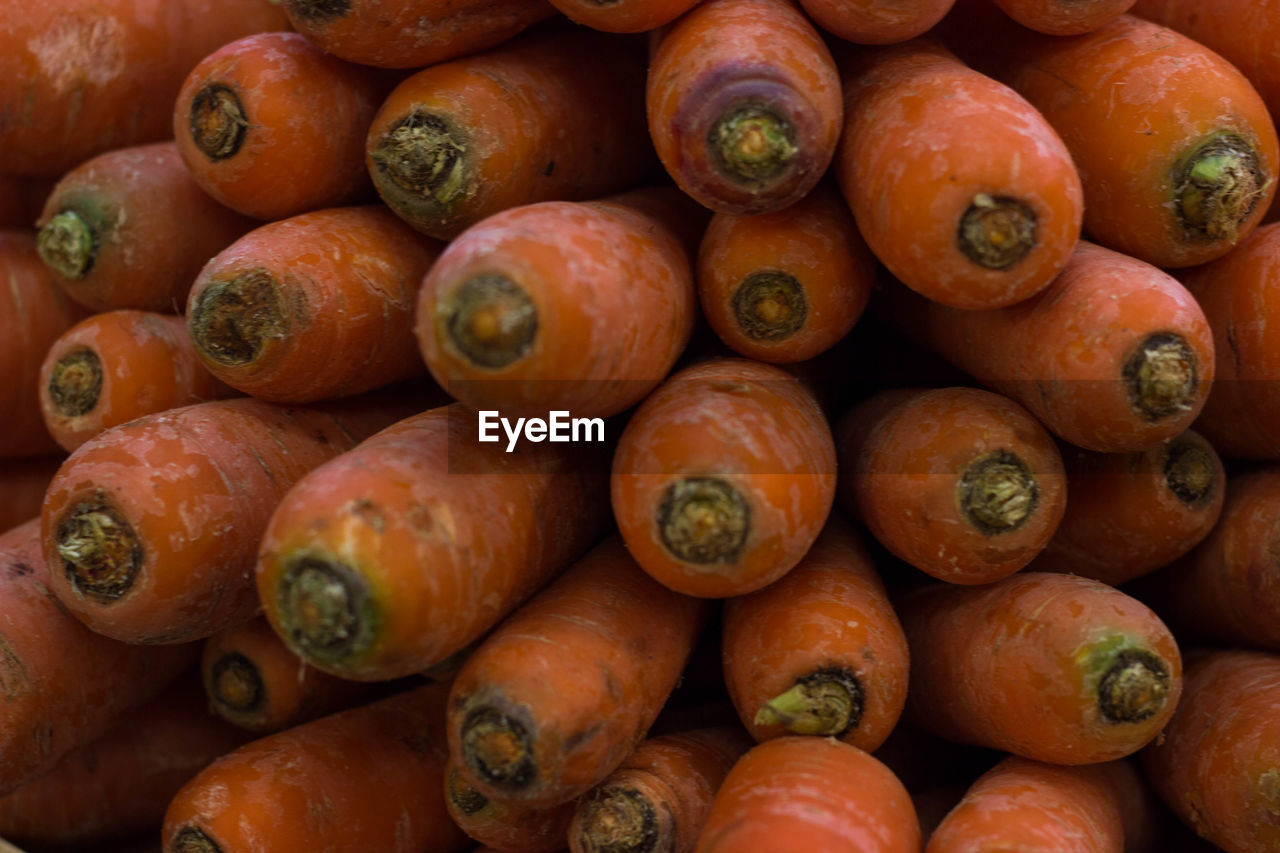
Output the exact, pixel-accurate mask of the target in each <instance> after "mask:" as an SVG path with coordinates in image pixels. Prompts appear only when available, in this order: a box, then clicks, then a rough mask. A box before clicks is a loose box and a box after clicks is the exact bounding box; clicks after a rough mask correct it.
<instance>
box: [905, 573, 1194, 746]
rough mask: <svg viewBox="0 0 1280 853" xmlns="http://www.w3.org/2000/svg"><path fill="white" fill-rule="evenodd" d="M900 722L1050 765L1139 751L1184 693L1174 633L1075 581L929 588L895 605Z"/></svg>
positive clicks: (1057, 578)
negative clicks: (902, 683)
mask: <svg viewBox="0 0 1280 853" xmlns="http://www.w3.org/2000/svg"><path fill="white" fill-rule="evenodd" d="M898 615H899V616H900V617H901V618H902V625H903V627H904V628H905V629H906V632H907V639H908V641H909V642H910V645H911V685H910V690H909V692H908V694H907V713H908V714H909V715H910V716H911V718H912V719H913V721H914V722H916V723H918V724H919V725H920V726H921V727H923V728H925V729H928V730H929V731H932V732H934V733H935V734H938V735H940V736H942V737H944V738H947V739H948V740H957V741H960V742H962V743H973V744H977V745H979V746H987V747H992V748H994V749H1003V750H1006V751H1008V752H1012V753H1014V754H1016V755H1021V756H1023V757H1024V758H1031V759H1034V760H1036V761H1046V762H1049V763H1052V764H1093V763H1097V762H1101V761H1110V760H1112V759H1115V758H1122V757H1124V756H1126V755H1129V754H1130V753H1133V752H1136V751H1137V750H1138V749H1140V748H1142V746H1144V745H1145V744H1146V743H1147V742H1148V741H1150V740H1151V739H1152V738H1154V737H1155V736H1156V735H1157V734H1159V732H1160V730H1161V729H1162V728H1164V725H1165V723H1167V722H1168V721H1169V717H1170V715H1172V714H1173V709H1174V707H1175V706H1176V705H1177V703H1178V695H1179V693H1180V692H1181V689H1182V662H1181V659H1180V657H1179V655H1178V647H1177V645H1176V644H1175V643H1174V640H1173V637H1172V635H1171V634H1170V633H1169V630H1168V629H1167V628H1166V627H1165V626H1164V623H1162V622H1161V621H1160V620H1159V619H1158V618H1157V617H1156V615H1155V614H1154V613H1152V612H1151V610H1149V609H1148V608H1147V607H1146V606H1145V605H1143V604H1141V603H1140V602H1138V601H1137V600H1136V599H1133V598H1130V597H1129V596H1127V595H1125V594H1124V593H1122V592H1120V591H1118V590H1116V589H1114V588H1112V587H1109V586H1107V585H1105V584H1102V583H1099V582H1098V581H1093V580H1089V579H1087V578H1082V577H1077V576H1075V575H1058V574H1044V573H1039V572H1021V573H1019V574H1015V575H1011V576H1010V577H1007V578H1005V579H1004V580H1001V581H997V582H996V583H993V584H987V585H985V586H973V587H966V586H955V585H951V584H938V585H936V586H932V587H928V588H924V589H920V590H916V591H914V592H913V593H911V594H908V595H907V596H904V597H903V598H902V599H901V600H900V601H899V602H898Z"/></svg>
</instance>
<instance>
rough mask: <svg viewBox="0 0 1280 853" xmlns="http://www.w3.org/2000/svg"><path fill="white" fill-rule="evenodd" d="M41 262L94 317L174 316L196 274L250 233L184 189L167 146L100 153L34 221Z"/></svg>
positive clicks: (200, 193) (183, 175) (62, 185)
mask: <svg viewBox="0 0 1280 853" xmlns="http://www.w3.org/2000/svg"><path fill="white" fill-rule="evenodd" d="M39 224H40V238H39V247H40V257H41V258H42V259H43V260H44V262H45V263H46V264H47V265H48V266H49V268H50V269H51V270H53V271H54V272H55V273H57V275H56V276H55V280H56V281H57V282H58V284H59V285H61V286H62V288H63V289H64V290H65V291H66V292H67V294H68V295H69V296H70V297H71V298H72V299H74V300H76V301H77V302H79V303H81V304H82V305H85V306H87V307H89V308H92V309H94V310H96V311H110V310H112V309H116V308H136V309H140V310H143V311H160V312H167V313H177V312H178V310H179V309H180V308H181V307H182V305H183V304H185V301H186V298H187V291H188V290H189V289H190V287H191V281H192V279H194V278H195V275H196V273H197V272H199V271H200V266H201V265H202V264H203V263H204V262H205V261H207V260H208V259H209V258H210V256H212V255H215V254H217V253H218V252H220V251H222V249H224V248H225V247H226V246H227V245H229V244H230V243H231V241H233V240H235V239H236V238H237V237H239V236H240V235H241V234H243V233H244V232H246V231H248V230H249V228H250V227H252V222H251V221H250V220H248V219H245V218H244V217H243V216H240V215H239V214H238V213H235V212H233V211H231V210H228V209H227V208H225V207H223V206H222V205H220V204H218V203H217V202H216V201H214V200H213V199H212V198H210V197H209V196H208V195H207V194H206V193H205V192H204V190H202V189H200V187H199V186H198V185H197V184H196V182H195V181H194V180H192V178H191V175H190V173H189V172H188V171H187V168H186V167H185V166H184V165H183V164H182V158H181V157H179V156H178V150H177V148H176V147H175V146H174V144H173V143H172V142H162V143H156V144H155V145H143V146H138V147H136V148H124V149H120V150H117V151H110V152H108V153H106V154H102V155H100V156H98V157H95V158H94V159H92V160H90V161H89V162H87V163H83V164H81V165H80V166H78V167H77V168H75V169H73V170H72V171H71V172H69V173H68V174H66V175H65V176H63V178H62V180H60V181H58V184H57V186H55V187H54V188H53V192H52V193H50V195H49V198H48V199H47V200H46V201H45V206H44V213H43V215H42V216H41V218H40V223H39Z"/></svg>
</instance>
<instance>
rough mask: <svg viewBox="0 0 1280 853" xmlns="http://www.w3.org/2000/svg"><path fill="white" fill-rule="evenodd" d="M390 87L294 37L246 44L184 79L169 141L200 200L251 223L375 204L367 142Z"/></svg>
mask: <svg viewBox="0 0 1280 853" xmlns="http://www.w3.org/2000/svg"><path fill="white" fill-rule="evenodd" d="M391 85H392V80H391V78H389V77H387V76H386V75H382V74H379V73H377V72H376V71H373V70H372V69H369V68H366V67H364V66H360V65H351V64H350V63H346V62H343V61H342V60H340V59H335V58H334V57H332V56H329V55H328V54H326V53H324V52H323V51H322V50H320V48H318V47H316V46H315V45H313V44H311V42H309V41H307V39H305V38H304V37H303V36H301V35H299V34H298V33H280V32H276V33H262V34H258V35H251V36H246V37H245V38H242V39H238V40H237V41H234V42H232V43H231V44H228V45H225V46H224V47H222V48H219V49H218V50H216V51H214V52H213V53H211V54H209V55H208V56H207V57H205V58H204V59H202V60H201V61H200V64H199V65H197V66H196V67H195V69H193V70H192V72H191V73H190V74H189V75H187V79H186V81H185V82H184V83H183V84H182V90H181V91H180V92H179V93H178V98H177V101H176V103H175V104H174V109H173V138H174V140H175V141H176V142H177V146H178V151H179V153H180V154H181V155H182V160H183V162H185V163H186V164H187V167H188V168H189V169H190V170H191V177H192V178H194V179H195V181H196V183H198V184H199V185H200V186H201V187H202V188H203V189H204V190H205V192H207V193H209V195H211V196H213V197H214V198H216V199H217V200H218V201H220V202H222V203H223V204H225V205H226V206H227V207H229V208H231V209H232V210H236V211H239V212H240V213H243V214H244V215H246V216H252V217H255V218H257V219H272V220H274V219H284V218H286V217H289V216H296V215H297V214H299V213H305V212H306V211H308V210H318V209H320V208H323V207H333V206H335V205H340V204H352V203H355V202H357V201H360V200H361V199H362V198H365V197H370V196H372V195H373V193H372V191H371V187H370V184H369V173H368V172H367V171H366V170H365V168H364V134H365V131H366V130H367V129H368V127H369V123H370V122H371V121H373V116H374V113H376V112H377V110H378V105H379V104H381V103H382V99H383V98H385V97H386V95H387V92H389V91H390V90H391Z"/></svg>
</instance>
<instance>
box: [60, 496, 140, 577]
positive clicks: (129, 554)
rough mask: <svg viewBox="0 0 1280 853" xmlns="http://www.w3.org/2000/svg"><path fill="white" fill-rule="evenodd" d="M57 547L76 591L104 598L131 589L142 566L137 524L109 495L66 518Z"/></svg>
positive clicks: (79, 508) (75, 509) (75, 508)
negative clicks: (122, 511) (108, 498)
mask: <svg viewBox="0 0 1280 853" xmlns="http://www.w3.org/2000/svg"><path fill="white" fill-rule="evenodd" d="M57 547H58V554H59V556H61V557H62V560H63V568H64V570H65V571H66V573H67V577H68V578H70V580H71V584H72V586H73V587H75V589H76V591H77V592H79V593H80V594H81V595H87V596H91V597H93V598H97V599H100V600H104V601H113V600H115V599H118V598H120V597H122V596H123V595H124V594H125V593H126V592H128V591H129V590H130V589H131V588H132V587H133V582H134V579H135V577H136V576H137V574H138V570H139V569H140V568H141V566H142V544H141V543H140V542H139V541H138V537H137V534H136V533H134V530H133V526H132V525H130V524H129V522H128V521H126V520H125V518H124V515H123V514H122V513H121V512H120V511H119V510H118V509H116V508H115V507H114V506H113V505H112V504H111V503H110V502H109V501H108V500H107V496H106V495H105V494H100V495H98V497H97V499H95V500H92V501H85V502H83V503H80V504H77V505H76V506H75V507H73V508H72V509H71V511H70V512H69V513H67V514H66V515H64V516H63V517H62V520H61V521H60V522H59V523H58V527H57Z"/></svg>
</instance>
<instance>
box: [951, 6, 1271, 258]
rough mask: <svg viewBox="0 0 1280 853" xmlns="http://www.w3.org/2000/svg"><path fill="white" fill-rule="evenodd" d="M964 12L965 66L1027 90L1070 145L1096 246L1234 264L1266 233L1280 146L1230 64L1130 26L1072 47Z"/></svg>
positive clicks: (1124, 19)
mask: <svg viewBox="0 0 1280 853" xmlns="http://www.w3.org/2000/svg"><path fill="white" fill-rule="evenodd" d="M962 9H963V13H961V14H957V15H953V16H951V18H950V19H949V20H953V21H955V22H956V27H955V29H957V30H958V31H959V30H963V31H964V32H965V33H966V34H967V35H966V34H957V36H956V40H955V46H956V47H957V49H958V50H959V51H960V52H961V56H962V57H963V58H966V59H969V60H971V61H973V62H974V63H975V65H976V66H977V67H978V68H979V70H983V71H986V72H988V73H991V74H993V76H996V77H998V78H999V79H1001V80H1002V81H1004V82H1005V83H1008V84H1009V85H1010V86H1012V87H1013V88H1014V89H1016V90H1017V91H1018V93H1019V94H1021V95H1022V96H1023V97H1025V98H1026V99H1027V100H1028V101H1030V102H1031V103H1032V104H1033V105H1034V106H1035V107H1036V109H1038V110H1040V112H1041V113H1042V114H1043V115H1044V117H1045V119H1047V120H1048V122H1049V123H1050V124H1051V125H1053V127H1054V129H1055V130H1057V131H1058V133H1059V134H1061V136H1062V139H1063V141H1064V142H1066V145H1067V148H1068V149H1069V150H1070V151H1071V156H1072V158H1073V159H1074V160H1075V164H1076V167H1077V168H1078V169H1079V170H1080V179H1081V181H1082V183H1083V184H1084V196H1085V214H1084V228H1085V231H1087V232H1088V233H1089V234H1090V235H1092V238H1093V239H1095V240H1097V241H1098V242H1100V243H1102V244H1104V245H1106V246H1108V247H1110V248H1113V249H1116V250H1118V251H1121V252H1124V253H1125V254H1128V255H1132V256H1134V257H1136V258H1139V259H1141V260H1144V261H1147V262H1148V263H1151V264H1155V265H1156V266H1160V267H1186V266H1192V265H1194V264H1201V263H1205V262H1206V261H1210V260H1213V259H1214V258H1217V257H1220V256H1221V255H1224V254H1226V253H1227V252H1228V251H1230V250H1231V248H1232V247H1233V246H1235V245H1236V244H1237V243H1238V242H1239V241H1240V240H1241V239H1243V238H1244V237H1246V236H1248V234H1249V232H1250V231H1252V230H1253V228H1254V227H1255V226H1256V225H1257V224H1258V223H1259V222H1260V221H1261V219H1262V216H1263V214H1264V213H1265V212H1266V210H1267V207H1268V205H1270V203H1271V199H1272V196H1273V195H1274V193H1275V184H1276V173H1277V160H1278V159H1280V146H1278V143H1277V140H1276V131H1275V127H1274V126H1273V125H1272V122H1271V118H1270V116H1269V115H1268V113H1267V109H1266V106H1265V105H1264V104H1263V102H1262V99H1261V98H1260V97H1259V96H1258V93H1257V92H1256V91H1255V90H1254V89H1253V87H1252V86H1251V85H1250V84H1249V81H1248V80H1246V79H1245V77H1244V75H1242V74H1241V73H1240V72H1239V71H1237V70H1236V69H1235V68H1234V67H1233V66H1232V65H1230V64H1229V63H1228V62H1227V61H1226V60H1224V59H1223V58H1222V57H1220V56H1218V55H1217V54H1216V53H1213V52H1212V51H1210V50H1209V49H1208V48H1206V47H1204V46H1202V45H1200V44H1197V43H1196V42H1194V41H1192V40H1191V39H1188V38H1186V37H1185V36H1181V35H1179V34H1178V33H1176V32H1174V31H1172V30H1168V29H1165V28H1163V27H1161V26H1158V25H1157V24H1153V23H1150V22H1147V21H1143V20H1141V19H1139V18H1135V17H1132V16H1130V15H1121V16H1120V17H1118V18H1116V19H1115V20H1113V21H1112V22H1111V23H1109V24H1107V25H1106V26H1103V27H1101V28H1099V29H1097V30H1094V31H1093V32H1091V33H1088V34H1085V35H1080V36H1070V37H1060V36H1048V35H1041V34H1038V33H1035V32H1031V31H1029V30H1026V29H1023V28H1021V27H1018V26H1016V25H1014V24H1013V23H1012V22H1010V21H1008V20H1007V19H1005V18H1004V16H1002V15H1000V14H999V13H998V12H994V13H992V12H991V11H990V10H989V9H988V10H984V9H983V8H982V7H981V6H979V5H978V3H977V2H973V3H966V4H964V5H963V6H962ZM984 11H985V12H986V14H984ZM1119 102H1123V103H1124V105H1125V106H1124V109H1123V110H1118V109H1116V104H1117V103H1119Z"/></svg>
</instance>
